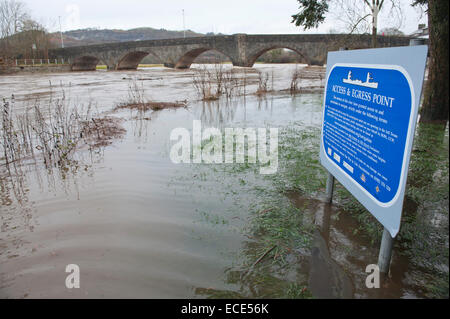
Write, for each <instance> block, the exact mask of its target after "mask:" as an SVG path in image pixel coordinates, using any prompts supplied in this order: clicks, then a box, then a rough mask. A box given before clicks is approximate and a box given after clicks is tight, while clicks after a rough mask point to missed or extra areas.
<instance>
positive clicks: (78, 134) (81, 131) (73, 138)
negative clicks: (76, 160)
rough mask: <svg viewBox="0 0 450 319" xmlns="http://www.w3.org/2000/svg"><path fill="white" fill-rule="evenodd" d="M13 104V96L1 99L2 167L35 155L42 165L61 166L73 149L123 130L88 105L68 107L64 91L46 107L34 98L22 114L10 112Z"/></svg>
mask: <svg viewBox="0 0 450 319" xmlns="http://www.w3.org/2000/svg"><path fill="white" fill-rule="evenodd" d="M15 103H16V101H15V98H14V95H13V96H12V97H11V99H3V103H2V109H1V135H0V151H1V153H2V154H3V158H0V163H1V162H4V164H5V165H6V166H8V165H9V164H11V163H16V162H18V161H21V160H24V159H27V158H28V159H30V158H34V159H36V158H37V157H39V156H41V157H42V159H43V161H44V163H45V165H46V166H53V165H63V164H64V163H65V162H67V161H70V160H71V159H72V158H73V155H74V152H75V150H76V149H77V148H80V147H82V146H87V147H88V148H89V149H92V148H93V147H97V146H99V145H106V144H108V141H109V140H110V139H112V138H114V137H118V136H120V135H122V134H124V132H125V130H124V129H123V128H121V127H120V125H119V123H118V119H112V118H102V119H101V118H99V117H98V116H97V117H96V116H93V114H92V105H91V104H89V105H88V107H87V109H86V110H85V111H83V109H82V108H78V107H69V102H68V101H67V100H66V97H65V95H64V94H63V96H62V98H60V99H56V100H53V99H52V98H50V100H49V102H48V105H47V109H45V108H44V107H42V106H41V105H40V102H39V101H38V100H36V101H35V103H33V105H32V106H31V107H29V108H26V109H25V111H24V113H22V114H13V109H15V107H14V106H15ZM44 109H45V110H44ZM46 111H47V113H48V114H46Z"/></svg>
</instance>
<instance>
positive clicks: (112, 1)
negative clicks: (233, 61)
mask: <svg viewBox="0 0 450 319" xmlns="http://www.w3.org/2000/svg"><path fill="white" fill-rule="evenodd" d="M21 1H22V2H25V3H26V4H27V6H28V8H29V10H30V11H31V14H32V16H33V17H34V18H35V19H37V20H38V21H40V22H41V23H44V24H45V25H46V26H47V28H48V29H49V30H50V31H58V30H59V17H61V25H62V30H63V31H67V30H73V29H81V28H101V29H103V28H107V29H131V28H137V27H152V28H157V29H160V28H164V29H167V30H182V29H183V14H182V10H183V9H184V10H185V21H186V28H187V29H191V30H193V31H196V32H201V33H206V32H216V33H219V32H221V33H225V34H234V33H253V34H258V33H304V32H305V31H303V29H302V28H299V27H295V25H294V24H292V23H290V22H291V15H292V14H295V13H297V12H298V3H297V1H296V0H222V1H218V0H184V1H182V0H126V1H123V0H78V1H76V0H21ZM361 1H362V0H361ZM400 1H402V3H403V13H404V21H403V24H402V27H401V30H402V31H403V32H405V33H406V34H408V33H411V32H413V31H415V30H416V29H417V26H418V24H419V23H426V16H425V15H424V16H423V17H422V18H421V19H419V18H420V11H419V10H417V9H414V8H411V7H410V5H409V4H410V3H411V2H412V1H411V0H400ZM387 2H388V1H387ZM387 2H386V3H387ZM385 6H386V5H385ZM385 10H387V9H385ZM383 13H384V12H383V11H382V13H381V17H380V22H379V24H380V25H379V29H382V28H384V27H387V26H390V24H392V23H391V21H390V20H389V19H388V18H387V17H384V16H387V14H386V13H384V15H383ZM383 17H384V18H383ZM337 23H338V22H336V21H334V20H333V18H329V19H327V20H326V23H325V24H323V25H321V26H320V27H319V29H316V30H312V31H308V32H312V33H328V32H329V31H330V29H339V28H338V27H337V26H338V24H337Z"/></svg>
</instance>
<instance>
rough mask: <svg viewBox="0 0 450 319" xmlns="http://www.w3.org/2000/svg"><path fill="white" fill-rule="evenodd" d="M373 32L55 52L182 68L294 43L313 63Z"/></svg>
mask: <svg viewBox="0 0 450 319" xmlns="http://www.w3.org/2000/svg"><path fill="white" fill-rule="evenodd" d="M409 40H410V39H409V38H407V37H385V36H379V37H378V44H379V46H381V47H386V46H403V45H408V44H409ZM370 45H371V36H369V35H343V34H273V35H267V34H260V35H257V34H253V35H248V34H235V35H225V36H212V37H192V38H182V39H166V40H148V41H133V42H119V43H106V44H96V45H89V46H82V47H69V48H60V49H53V50H50V54H51V56H52V57H53V58H64V59H66V60H70V61H72V70H95V66H96V64H97V63H104V64H106V65H107V66H108V69H112V70H121V69H136V68H137V66H138V64H139V62H140V61H141V60H142V59H143V58H144V57H145V56H146V55H149V54H150V55H152V56H153V57H154V58H155V59H156V60H157V61H158V62H159V63H161V64H166V65H173V66H174V67H176V68H189V67H190V66H191V64H192V63H193V61H194V60H195V58H196V57H197V56H199V55H200V54H202V53H203V52H206V51H208V50H216V51H219V52H221V53H223V54H224V55H226V56H228V57H229V59H230V60H231V61H232V63H233V65H235V66H244V67H251V66H253V64H254V62H255V61H256V59H257V58H258V57H259V56H260V55H262V54H264V53H265V52H267V51H269V50H271V49H276V48H288V49H291V50H294V51H295V52H297V53H299V54H300V55H301V56H302V57H303V59H304V61H305V62H306V63H308V64H324V63H325V62H326V55H327V52H328V51H334V50H338V49H339V48H340V47H347V48H349V49H362V48H369V47H370Z"/></svg>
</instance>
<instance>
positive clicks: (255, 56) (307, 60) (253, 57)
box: [247, 45, 311, 67]
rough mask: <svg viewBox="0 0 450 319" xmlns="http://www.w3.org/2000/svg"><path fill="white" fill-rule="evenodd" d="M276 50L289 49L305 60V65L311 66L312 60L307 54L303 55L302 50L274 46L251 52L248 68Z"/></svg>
mask: <svg viewBox="0 0 450 319" xmlns="http://www.w3.org/2000/svg"><path fill="white" fill-rule="evenodd" d="M275 49H289V50H291V51H294V52H295V53H297V54H298V55H300V56H301V57H302V58H303V60H304V61H305V63H307V64H311V59H310V58H308V57H307V56H306V55H305V54H303V52H302V51H301V50H299V49H297V48H295V47H292V46H286V45H272V46H269V47H265V48H262V49H257V50H255V51H254V52H251V53H250V54H249V56H248V58H247V59H248V60H247V63H248V65H247V66H248V67H252V66H253V65H254V64H255V62H256V60H258V58H259V57H260V56H262V55H263V54H264V53H266V52H269V51H272V50H275Z"/></svg>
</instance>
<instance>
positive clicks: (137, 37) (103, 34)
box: [51, 28, 204, 47]
mask: <svg viewBox="0 0 450 319" xmlns="http://www.w3.org/2000/svg"><path fill="white" fill-rule="evenodd" d="M183 36H184V32H183V31H169V30H165V29H153V28H138V29H131V30H108V29H105V30H98V29H82V30H73V31H67V32H63V39H64V46H66V47H71V46H81V45H89V44H99V43H111V42H127V41H142V40H158V39H173V38H182V37H183ZM201 36H204V34H201V33H196V32H193V31H191V30H186V37H201ZM51 41H52V42H53V43H54V44H56V45H59V44H60V42H61V38H60V34H59V33H53V34H52V37H51Z"/></svg>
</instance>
